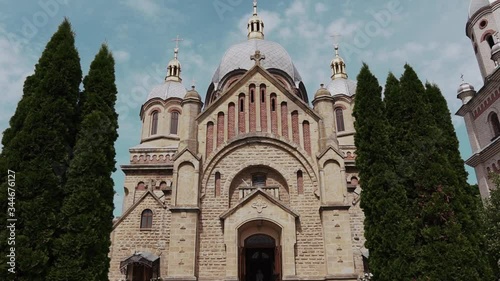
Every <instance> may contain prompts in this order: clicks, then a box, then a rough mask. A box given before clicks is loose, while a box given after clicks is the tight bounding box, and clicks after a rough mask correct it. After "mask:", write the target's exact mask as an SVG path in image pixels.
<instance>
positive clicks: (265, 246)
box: [238, 219, 282, 281]
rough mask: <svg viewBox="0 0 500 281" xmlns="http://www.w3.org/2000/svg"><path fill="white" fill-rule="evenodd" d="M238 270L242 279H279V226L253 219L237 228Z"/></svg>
mask: <svg viewBox="0 0 500 281" xmlns="http://www.w3.org/2000/svg"><path fill="white" fill-rule="evenodd" d="M238 232H239V243H238V244H239V255H238V260H239V262H238V265H239V266H238V267H239V268H238V272H239V280H242V281H280V280H281V276H282V259H281V257H282V251H281V245H280V241H281V227H280V226H278V225H276V224H275V223H273V222H270V221H267V220H262V219H260V220H253V221H250V222H247V223H245V224H244V225H242V226H241V227H240V229H239V231H238Z"/></svg>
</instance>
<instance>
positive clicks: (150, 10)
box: [124, 0, 160, 16]
mask: <svg viewBox="0 0 500 281" xmlns="http://www.w3.org/2000/svg"><path fill="white" fill-rule="evenodd" d="M124 4H125V5H126V6H128V7H130V8H132V9H136V10H138V11H140V12H141V13H143V14H144V15H146V16H156V15H157V14H158V13H159V11H160V6H159V5H158V2H156V1H154V0H125V2H124Z"/></svg>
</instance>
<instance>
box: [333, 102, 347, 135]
mask: <svg viewBox="0 0 500 281" xmlns="http://www.w3.org/2000/svg"><path fill="white" fill-rule="evenodd" d="M344 111H345V109H343V108H342V107H341V106H337V107H335V108H334V110H333V112H334V114H335V125H336V129H337V132H343V131H345V117H344Z"/></svg>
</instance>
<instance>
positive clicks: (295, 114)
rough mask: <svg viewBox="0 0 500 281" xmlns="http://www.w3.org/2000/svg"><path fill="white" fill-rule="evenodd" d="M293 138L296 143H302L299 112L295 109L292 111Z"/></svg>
mask: <svg viewBox="0 0 500 281" xmlns="http://www.w3.org/2000/svg"><path fill="white" fill-rule="evenodd" d="M292 140H293V142H294V143H296V144H300V137H299V112H298V111H297V110H295V111H294V112H292Z"/></svg>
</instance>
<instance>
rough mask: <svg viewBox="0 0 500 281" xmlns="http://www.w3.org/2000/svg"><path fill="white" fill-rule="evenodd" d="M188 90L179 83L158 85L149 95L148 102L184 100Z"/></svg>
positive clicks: (166, 82)
mask: <svg viewBox="0 0 500 281" xmlns="http://www.w3.org/2000/svg"><path fill="white" fill-rule="evenodd" d="M186 92H187V90H186V88H184V86H183V85H182V83H181V82H178V81H165V83H163V84H161V85H158V86H156V87H154V88H153V90H152V91H151V92H150V93H149V96H148V100H150V99H153V98H161V99H164V100H166V99H168V98H181V99H182V98H184V96H185V95H186Z"/></svg>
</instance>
